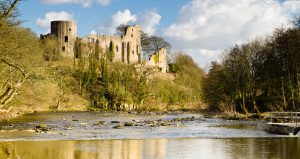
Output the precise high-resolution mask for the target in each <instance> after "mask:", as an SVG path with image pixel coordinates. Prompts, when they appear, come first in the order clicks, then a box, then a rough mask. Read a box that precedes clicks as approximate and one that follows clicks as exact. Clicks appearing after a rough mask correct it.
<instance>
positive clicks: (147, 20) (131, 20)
mask: <svg viewBox="0 0 300 159" xmlns="http://www.w3.org/2000/svg"><path fill="white" fill-rule="evenodd" d="M160 20H161V16H160V15H159V14H158V13H157V11H156V10H146V11H145V12H144V13H141V14H138V15H136V14H133V13H131V11H130V10H128V9H125V10H120V11H117V12H116V13H115V14H113V15H112V16H111V18H110V19H109V20H108V21H106V22H105V23H102V24H99V25H98V27H97V28H96V29H95V30H96V31H97V32H98V33H100V34H114V33H115V31H116V28H117V27H118V26H119V25H121V24H125V25H133V24H137V25H141V27H142V30H143V31H144V32H145V33H147V34H148V35H154V34H155V33H156V28H157V26H158V25H159V23H160Z"/></svg>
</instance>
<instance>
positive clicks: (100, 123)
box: [93, 121, 107, 125]
mask: <svg viewBox="0 0 300 159" xmlns="http://www.w3.org/2000/svg"><path fill="white" fill-rule="evenodd" d="M104 124H107V122H106V121H98V122H96V123H94V124H93V125H104Z"/></svg>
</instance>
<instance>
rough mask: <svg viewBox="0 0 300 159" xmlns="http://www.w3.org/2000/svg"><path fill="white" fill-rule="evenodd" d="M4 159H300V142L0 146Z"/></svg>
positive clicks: (31, 143) (167, 141) (172, 141)
mask: <svg viewBox="0 0 300 159" xmlns="http://www.w3.org/2000/svg"><path fill="white" fill-rule="evenodd" d="M0 158H17V159H31V158H32V159H33V158H34V159H53V158H64V159H81V158H82V159H87V158H96V159H143V158H146V159H147V158H149V159H150V158H161V159H163V158H187V159H189V158H206V159H210V158H211V159H215V158H225V159H226V158H249V159H252V158H274V159H276V158H300V138H227V139H145V140H97V141H15V142H0Z"/></svg>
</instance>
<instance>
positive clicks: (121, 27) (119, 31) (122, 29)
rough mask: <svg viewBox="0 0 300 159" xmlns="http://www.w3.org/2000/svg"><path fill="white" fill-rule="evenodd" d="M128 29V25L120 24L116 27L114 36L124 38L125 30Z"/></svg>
mask: <svg viewBox="0 0 300 159" xmlns="http://www.w3.org/2000/svg"><path fill="white" fill-rule="evenodd" d="M128 27H129V25H127V24H121V25H119V26H118V27H117V29H116V33H115V34H116V35H119V36H124V35H125V34H126V30H127V28H128Z"/></svg>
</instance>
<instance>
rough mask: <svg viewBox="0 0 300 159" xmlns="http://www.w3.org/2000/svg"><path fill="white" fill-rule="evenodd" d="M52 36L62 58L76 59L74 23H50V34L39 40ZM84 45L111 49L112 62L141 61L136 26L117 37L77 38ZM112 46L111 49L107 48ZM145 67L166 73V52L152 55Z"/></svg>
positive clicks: (139, 36) (162, 51)
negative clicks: (56, 42) (56, 40)
mask: <svg viewBox="0 0 300 159" xmlns="http://www.w3.org/2000/svg"><path fill="white" fill-rule="evenodd" d="M50 35H51V36H54V37H56V38H57V39H58V41H59V44H60V46H59V47H60V48H61V51H62V55H63V56H64V57H70V58H77V57H76V56H75V54H74V46H75V41H76V39H77V25H76V22H74V21H52V22H51V32H50V33H49V34H47V35H41V38H47V36H50ZM79 39H80V41H81V42H82V43H84V44H96V41H98V43H99V46H100V48H101V49H102V50H103V51H108V49H113V50H112V51H113V52H114V56H113V59H112V61H113V62H117V61H119V62H123V63H128V64H129V63H140V62H141V61H142V60H141V52H142V51H141V28H140V27H139V26H137V25H134V26H129V27H127V28H126V30H125V34H124V35H121V36H118V35H93V34H89V35H87V36H84V37H83V38H79ZM110 46H113V47H112V48H109V47H110ZM145 63H146V65H148V66H152V67H158V68H159V69H160V70H161V72H164V73H165V72H166V71H167V50H166V49H165V48H161V50H160V51H158V52H156V53H154V54H153V55H152V56H151V57H150V58H149V60H148V61H145Z"/></svg>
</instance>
